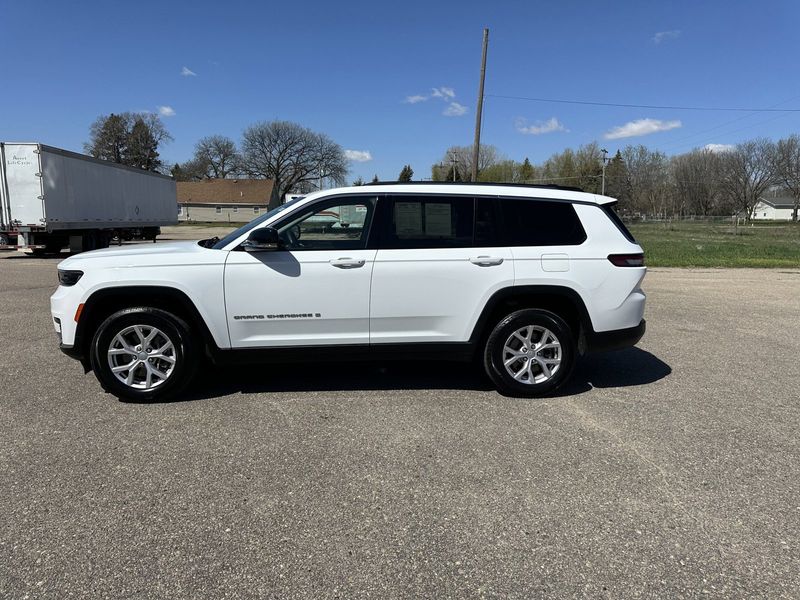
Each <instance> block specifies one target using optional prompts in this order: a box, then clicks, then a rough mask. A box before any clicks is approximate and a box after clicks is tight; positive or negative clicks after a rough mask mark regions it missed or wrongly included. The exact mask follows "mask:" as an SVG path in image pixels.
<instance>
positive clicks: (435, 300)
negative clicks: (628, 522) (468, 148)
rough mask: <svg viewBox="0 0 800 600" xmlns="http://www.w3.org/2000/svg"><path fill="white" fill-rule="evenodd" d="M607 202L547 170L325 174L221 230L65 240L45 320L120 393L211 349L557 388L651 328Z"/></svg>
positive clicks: (175, 387)
mask: <svg viewBox="0 0 800 600" xmlns="http://www.w3.org/2000/svg"><path fill="white" fill-rule="evenodd" d="M613 204H614V199H612V198H608V197H604V196H596V195H594V194H587V193H584V192H580V191H578V190H573V189H568V188H560V187H554V186H523V185H501V184H436V183H409V184H405V183H404V184H390V185H379V184H377V185H366V186H361V187H349V188H340V189H335V190H325V191H322V192H317V193H314V194H311V195H309V196H306V197H305V198H298V199H295V200H292V201H291V202H288V203H286V204H284V205H282V206H280V207H279V208H276V209H274V210H272V211H270V212H268V213H267V214H265V215H263V216H261V217H260V218H258V219H255V220H254V221H252V222H250V223H248V224H247V225H245V226H244V227H241V228H240V229H237V230H236V231H234V232H233V233H231V234H229V235H227V236H226V237H224V238H223V239H221V240H220V239H217V238H213V239H210V240H202V241H200V242H180V243H170V244H158V245H137V246H127V247H123V248H117V249H108V250H97V251H94V252H86V253H83V254H78V255H76V256H73V257H70V258H68V259H67V260H65V261H63V262H62V263H60V264H59V266H58V269H59V281H60V283H61V285H60V286H59V288H58V289H57V290H56V292H55V294H53V296H52V298H51V310H52V315H53V322H54V324H55V328H56V331H57V332H58V334H59V335H60V338H61V349H62V350H63V351H64V352H66V353H67V354H68V355H70V356H72V357H74V358H77V359H79V360H81V362H82V363H83V365H84V367H85V369H86V371H87V372H88V371H89V370H90V369H91V370H94V372H95V375H96V376H97V378H98V379H99V380H100V383H101V385H102V386H103V388H104V389H105V390H107V391H109V392H111V393H113V394H115V395H117V396H118V397H121V398H129V399H138V400H156V399H163V398H166V397H171V396H174V395H176V394H178V393H179V392H180V391H181V390H183V389H184V387H185V386H186V384H187V383H188V382H189V381H190V380H191V378H192V376H193V374H194V372H195V370H196V369H197V367H198V364H199V363H200V362H201V361H202V360H204V359H205V358H210V359H211V360H212V361H213V362H214V363H224V362H241V361H245V360H258V361H264V362H284V361H294V360H300V361H302V360H308V359H313V360H319V359H320V358H330V359H333V360H341V359H344V358H350V359H352V358H356V359H362V358H363V359H365V360H367V359H387V358H390V357H403V358H413V359H420V358H422V359H430V358H441V359H449V360H454V359H455V360H472V359H478V360H479V361H480V363H481V364H482V365H483V366H484V368H485V369H486V372H487V373H488V375H489V377H490V378H491V379H492V381H493V382H494V383H495V385H496V386H497V388H498V389H499V390H500V391H501V392H503V393H507V394H513V395H526V396H536V395H541V394H547V393H549V392H552V391H553V390H554V389H556V388H557V387H558V386H560V385H561V384H563V383H564V381H566V380H567V379H568V377H569V375H570V372H571V371H572V368H573V366H574V364H575V360H576V357H577V356H578V355H579V354H582V353H584V352H587V351H592V350H598V349H611V348H620V347H624V346H629V345H633V344H635V343H636V342H638V341H639V339H640V338H641V337H642V335H643V334H644V329H645V322H644V320H643V318H642V317H643V314H644V304H645V295H644V292H642V289H641V287H640V286H641V283H642V279H643V278H644V276H645V271H646V269H645V267H644V255H643V253H642V249H641V247H639V246H638V245H637V244H636V242H635V240H634V239H633V238H632V237H631V235H630V233H629V232H628V231H627V229H626V228H625V226H624V225H623V224H622V222H621V221H620V220H619V218H618V217H617V215H616V213H615V212H614V210H613V208H612V206H613Z"/></svg>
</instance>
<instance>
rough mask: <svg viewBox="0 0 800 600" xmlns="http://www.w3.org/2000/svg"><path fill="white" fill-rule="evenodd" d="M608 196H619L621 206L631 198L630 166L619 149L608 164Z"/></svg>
mask: <svg viewBox="0 0 800 600" xmlns="http://www.w3.org/2000/svg"><path fill="white" fill-rule="evenodd" d="M606 196H611V197H612V198H617V199H618V200H619V201H620V205H621V206H625V205H626V204H627V203H628V201H629V200H630V178H629V176H628V167H627V165H626V164H625V159H624V158H622V153H621V152H620V151H619V150H617V153H616V154H615V155H614V158H612V159H611V160H610V161H608V165H607V166H606Z"/></svg>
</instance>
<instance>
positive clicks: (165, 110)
mask: <svg viewBox="0 0 800 600" xmlns="http://www.w3.org/2000/svg"><path fill="white" fill-rule="evenodd" d="M156 108H158V114H160V115H161V116H162V117H174V116H175V109H174V108H172V107H171V106H157V107H156Z"/></svg>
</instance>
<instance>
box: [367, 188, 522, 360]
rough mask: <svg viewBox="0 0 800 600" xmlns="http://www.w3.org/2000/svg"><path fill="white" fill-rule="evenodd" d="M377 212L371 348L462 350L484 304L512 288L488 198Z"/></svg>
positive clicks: (425, 201)
mask: <svg viewBox="0 0 800 600" xmlns="http://www.w3.org/2000/svg"><path fill="white" fill-rule="evenodd" d="M386 204H387V205H386V210H385V211H383V212H382V215H383V219H382V228H381V238H380V247H379V250H378V253H377V255H376V257H375V266H374V269H373V275H372V293H371V306H370V343H372V344H386V343H417V342H464V341H467V340H468V339H469V336H470V334H471V333H472V328H473V327H474V325H475V322H476V321H477V319H478V316H479V315H480V312H481V310H482V309H483V306H484V305H485V303H486V301H487V300H488V298H489V297H490V296H491V295H492V294H493V293H494V292H495V291H497V290H498V289H500V288H503V287H506V286H510V285H512V284H513V281H514V266H513V261H512V256H511V253H510V251H509V250H508V249H507V248H504V247H502V246H500V245H499V242H498V235H497V207H496V200H495V199H493V198H475V197H467V196H463V197H462V196H453V195H440V196H437V195H427V196H425V195H392V196H389V197H387V199H386Z"/></svg>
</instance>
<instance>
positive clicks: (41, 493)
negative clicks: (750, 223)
mask: <svg viewBox="0 0 800 600" xmlns="http://www.w3.org/2000/svg"><path fill="white" fill-rule="evenodd" d="M0 256H1V257H2V258H0V299H2V311H0V331H2V340H3V348H2V354H1V355H0V356H2V358H0V382H2V389H1V391H0V393H2V399H1V400H0V515H2V517H1V518H0V597H3V598H71V597H89V598H140V597H162V598H201V597H203V598H228V597H230V598H245V597H275V598H283V597H296V598H299V597H310V598H337V597H338V598H362V597H364V598H366V597H372V598H471V597H503V598H536V597H553V598H557V597H558V598H564V597H589V598H636V597H649V598H652V597H662V598H677V597H706V596H710V597H721V598H797V597H800V548H799V547H798V544H799V543H800V443H799V442H798V439H799V438H798V425H800V410H799V408H798V406H799V405H800V398H799V396H800V394H799V393H798V389H800V363H798V357H799V356H800V270H785V269H784V270H763V271H760V270H678V269H675V270H671V269H655V270H652V271H651V272H650V273H649V274H648V276H647V279H646V282H645V283H646V285H645V289H646V291H647V292H648V294H649V303H648V308H647V315H646V316H647V319H648V332H647V334H646V337H645V338H644V340H643V341H642V342H641V344H640V345H639V347H638V348H636V349H630V350H624V351H620V352H615V353H610V354H606V355H596V356H593V357H589V358H586V359H585V360H584V361H583V362H582V363H581V365H580V366H579V368H578V369H577V372H576V377H575V380H574V382H573V384H572V385H570V386H569V388H568V389H566V390H564V391H563V393H562V394H561V395H559V396H557V397H553V398H547V399H543V400H520V399H513V398H506V397H503V396H500V395H498V394H497V393H495V392H493V391H491V389H490V388H489V386H488V384H487V383H486V381H485V380H484V379H483V378H482V377H481V375H480V374H479V373H477V372H476V371H475V370H473V369H472V368H471V367H469V366H459V365H447V364H442V365H437V364H423V365H418V364H417V365H414V364H400V365H385V366H382V365H366V364H348V365H304V366H302V367H290V368H287V367H285V366H281V367H278V368H270V367H268V366H267V367H263V368H248V369H245V368H240V369H229V370H224V371H222V370H212V371H208V372H206V373H205V375H204V378H203V380H202V382H201V383H200V384H199V385H198V386H197V387H196V389H194V391H192V392H191V393H190V395H189V397H188V398H187V399H186V400H185V401H180V402H174V403H169V404H155V405H141V404H126V403H122V402H119V401H117V400H116V399H115V398H113V397H111V396H109V395H106V394H104V393H103V392H102V391H101V390H100V388H99V386H98V384H97V382H96V381H95V379H94V377H93V376H92V375H83V373H82V369H81V367H80V365H79V364H78V363H76V362H74V361H72V360H70V359H69V358H67V357H66V356H64V355H62V354H61V353H60V352H59V351H58V349H57V345H56V336H55V333H54V331H53V328H52V325H51V324H50V318H49V312H48V298H49V295H50V294H51V293H52V292H53V290H54V287H55V282H56V275H55V265H56V264H57V260H55V259H38V258H31V257H25V256H21V255H17V254H13V255H12V254H4V255H0Z"/></svg>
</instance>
